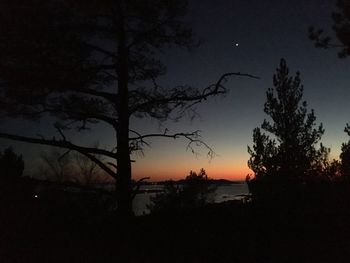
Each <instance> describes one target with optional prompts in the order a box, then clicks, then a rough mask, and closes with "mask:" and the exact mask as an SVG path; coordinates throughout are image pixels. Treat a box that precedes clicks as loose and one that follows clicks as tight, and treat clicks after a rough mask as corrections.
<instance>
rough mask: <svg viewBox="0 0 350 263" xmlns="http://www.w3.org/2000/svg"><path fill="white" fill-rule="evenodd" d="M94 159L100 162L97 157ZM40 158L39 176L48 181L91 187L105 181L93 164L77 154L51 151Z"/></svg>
mask: <svg viewBox="0 0 350 263" xmlns="http://www.w3.org/2000/svg"><path fill="white" fill-rule="evenodd" d="M96 157H97V158H98V159H99V160H101V159H100V157H99V156H98V155H96ZM40 158H41V160H42V163H43V165H42V166H41V167H40V169H39V170H40V171H39V173H40V175H39V176H40V177H41V178H45V179H47V180H49V181H54V182H58V183H65V182H71V183H77V184H81V185H84V186H92V185H93V184H95V183H101V182H105V181H106V179H107V178H106V177H107V175H106V174H105V173H104V171H103V170H101V169H100V167H99V166H98V165H97V164H96V163H95V162H93V161H91V160H90V159H89V158H87V157H86V156H84V155H81V154H79V153H77V152H66V151H63V150H60V149H52V150H51V151H48V152H43V153H41V154H40Z"/></svg>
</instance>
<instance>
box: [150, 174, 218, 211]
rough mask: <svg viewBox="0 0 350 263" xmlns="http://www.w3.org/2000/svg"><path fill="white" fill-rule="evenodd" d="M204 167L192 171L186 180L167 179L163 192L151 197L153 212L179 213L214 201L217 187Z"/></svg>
mask: <svg viewBox="0 0 350 263" xmlns="http://www.w3.org/2000/svg"><path fill="white" fill-rule="evenodd" d="M210 180H211V179H210V178H209V177H208V176H207V174H206V172H205V170H204V169H203V168H202V169H201V170H200V171H199V173H198V174H197V173H196V172H193V171H190V174H189V175H188V176H186V178H185V180H181V181H179V182H174V181H167V182H165V184H164V189H163V192H162V193H159V194H157V195H155V196H154V197H151V202H152V204H151V205H150V206H149V208H150V210H151V211H152V212H163V213H177V212H184V211H189V210H190V209H194V208H200V207H203V206H205V205H206V204H207V203H209V202H210V201H212V198H213V195H214V192H215V190H216V187H215V186H214V185H213V184H211V183H210Z"/></svg>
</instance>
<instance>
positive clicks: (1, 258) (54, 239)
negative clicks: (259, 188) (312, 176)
mask: <svg viewBox="0 0 350 263" xmlns="http://www.w3.org/2000/svg"><path fill="white" fill-rule="evenodd" d="M278 206H279V205H277V204H275V205H271V204H270V205H263V204H260V205H259V204H237V203H223V204H219V205H211V206H208V207H207V208H205V209H198V210H192V211H190V212H187V213H186V212H184V213H183V214H181V215H180V214H176V215H175V214H174V215H153V216H152V215H151V216H144V217H138V218H131V219H130V218H129V219H123V218H121V217H118V216H116V215H112V214H108V213H105V212H103V211H102V210H96V209H95V208H94V209H92V208H91V207H89V208H86V206H85V207H82V206H81V205H77V204H72V203H67V202H65V203H60V202H53V201H52V200H51V201H50V202H48V201H42V200H34V199H33V200H30V201H27V202H23V200H22V201H21V202H19V201H18V200H12V202H10V201H9V200H7V203H3V204H2V207H1V219H0V227H1V232H0V262H26V263H27V262H36V263H38V262H244V263H250V262H256V263H258V262H349V261H350V247H349V244H350V213H349V211H350V210H344V209H340V208H339V207H337V205H335V206H334V207H335V208H334V209H333V208H332V206H327V207H328V208H327V209H324V208H322V209H315V208H314V206H313V209H310V207H308V204H305V205H302V206H303V207H300V205H298V206H294V208H292V207H289V208H286V207H278ZM320 207H321V206H320ZM340 211H341V212H340Z"/></svg>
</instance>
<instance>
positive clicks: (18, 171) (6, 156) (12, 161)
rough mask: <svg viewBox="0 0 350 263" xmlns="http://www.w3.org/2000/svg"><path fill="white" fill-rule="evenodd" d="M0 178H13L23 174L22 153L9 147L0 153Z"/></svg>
mask: <svg viewBox="0 0 350 263" xmlns="http://www.w3.org/2000/svg"><path fill="white" fill-rule="evenodd" d="M0 169H1V170H0V178H1V179H7V180H14V179H16V178H19V177H20V176H22V174H23V170H24V161H23V158H22V155H17V154H16V153H14V151H13V150H12V148H11V147H9V148H6V149H5V150H4V152H3V153H0Z"/></svg>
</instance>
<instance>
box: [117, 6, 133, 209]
mask: <svg viewBox="0 0 350 263" xmlns="http://www.w3.org/2000/svg"><path fill="white" fill-rule="evenodd" d="M120 2H122V1H120ZM122 10H123V6H122V4H120V8H118V12H120V13H119V14H118V20H119V21H118V36H117V37H118V61H117V73H118V100H117V111H118V127H117V144H118V147H117V181H116V191H117V206H118V213H119V214H121V215H126V216H129V215H132V214H133V211H132V198H131V196H132V185H131V161H130V150H129V105H128V101H129V94H128V93H129V92H128V82H129V67H128V49H127V47H126V37H125V30H124V21H123V14H122V12H123V11H122Z"/></svg>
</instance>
